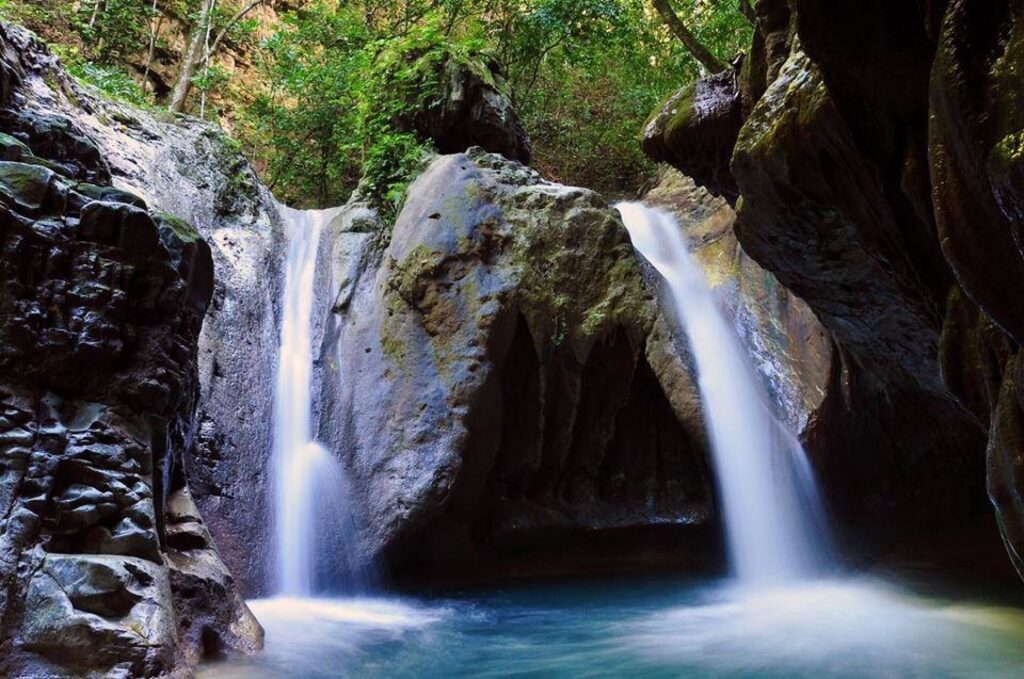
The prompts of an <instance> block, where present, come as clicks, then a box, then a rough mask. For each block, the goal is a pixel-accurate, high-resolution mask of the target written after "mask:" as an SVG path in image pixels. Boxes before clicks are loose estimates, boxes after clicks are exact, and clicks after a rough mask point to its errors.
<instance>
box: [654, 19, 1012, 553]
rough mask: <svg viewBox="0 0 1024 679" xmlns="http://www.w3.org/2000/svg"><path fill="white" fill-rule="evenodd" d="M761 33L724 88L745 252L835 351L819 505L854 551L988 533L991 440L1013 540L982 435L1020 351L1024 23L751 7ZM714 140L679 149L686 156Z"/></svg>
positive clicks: (723, 187)
mask: <svg viewBox="0 0 1024 679" xmlns="http://www.w3.org/2000/svg"><path fill="white" fill-rule="evenodd" d="M756 11H757V15H758V31H757V37H756V41H755V43H756V44H755V48H754V49H753V50H752V51H751V54H750V56H749V57H748V62H747V63H745V64H744V65H743V68H742V70H741V71H740V74H739V81H738V83H737V87H736V90H737V92H738V93H739V94H740V100H741V103H742V104H743V105H742V106H741V113H742V118H741V121H740V125H741V127H740V128H739V129H738V130H737V132H736V144H735V146H734V148H733V149H732V152H731V160H730V171H731V173H730V174H731V177H732V178H733V179H734V180H735V183H736V186H737V188H738V192H739V194H740V198H739V202H738V213H739V217H738V224H737V229H736V231H737V235H738V237H739V239H740V241H741V242H742V244H743V246H744V249H745V250H746V252H747V253H748V254H749V255H750V256H751V257H752V258H753V259H755V260H756V261H757V262H759V263H760V264H761V265H763V266H764V267H765V268H766V269H768V270H769V271H771V272H772V273H774V274H775V275H776V276H777V277H778V279H779V281H780V282H782V283H783V284H784V285H786V287H788V288H790V289H791V290H793V292H795V293H796V294H797V295H799V296H800V297H802V298H803V299H805V300H806V301H807V303H808V304H809V305H810V306H811V308H813V310H814V312H815V313H816V314H817V316H818V317H819V318H820V320H821V322H822V323H823V324H824V325H825V326H826V327H827V328H828V330H829V331H830V333H831V334H832V336H833V338H834V340H835V341H836V343H837V349H838V352H837V354H836V356H837V363H836V365H835V366H834V368H833V379H832V386H831V387H830V389H829V393H828V396H827V397H826V400H825V404H824V407H823V408H822V409H821V411H820V413H819V414H818V416H817V417H816V422H815V425H816V426H815V427H813V428H812V430H811V431H810V432H809V437H808V440H809V441H810V442H811V443H812V444H813V446H814V447H816V448H818V449H820V450H821V451H822V453H821V454H820V455H819V460H820V462H821V467H822V471H823V475H824V479H825V482H826V484H827V486H828V489H829V492H828V495H829V496H830V497H832V498H834V502H835V509H836V511H837V512H838V513H839V514H840V517H841V518H843V519H845V521H844V523H846V524H848V525H853V526H856V529H855V531H854V532H855V533H860V534H862V535H869V534H872V533H873V534H875V535H876V536H879V535H880V536H881V537H882V538H885V534H886V533H890V534H892V535H893V536H894V535H895V534H896V533H898V531H899V528H898V525H899V524H905V525H907V526H919V527H925V528H928V527H932V526H935V525H941V524H942V523H944V522H951V521H955V520H959V519H958V518H957V517H969V516H972V515H976V516H978V517H979V520H981V521H984V520H985V514H984V505H983V502H980V501H979V498H983V490H982V489H983V479H984V477H985V475H986V471H985V468H984V465H983V458H984V453H983V450H984V446H985V443H984V442H985V438H986V435H987V434H988V427H989V424H990V422H991V426H992V427H993V431H992V437H991V438H990V441H989V465H988V471H987V478H988V488H989V491H990V494H991V495H992V498H993V500H994V501H995V503H996V507H997V513H998V514H999V516H1000V521H1001V523H1002V525H1003V526H1004V531H1005V534H1007V535H1009V534H1010V533H1011V532H1012V531H1011V530H1005V527H1006V526H1010V525H1011V524H1012V523H1013V522H1014V521H1015V522H1018V523H1019V521H1020V519H1019V518H1017V517H1011V516H1010V515H1011V514H1013V513H1015V512H1016V509H1015V508H1014V507H1015V505H1014V503H1013V502H1011V501H1009V498H1011V497H1013V496H1014V494H1015V493H1017V492H1019V488H1020V486H1019V485H1018V482H1017V481H1016V477H1015V476H1014V474H1013V473H1011V472H1010V471H1007V470H1008V466H1007V465H1005V464H994V463H993V460H1004V461H1005V460H1007V459H1009V457H1010V455H1012V453H1010V452H1009V451H1007V450H1006V446H1007V445H1012V444H1007V441H1012V440H1013V437H1008V436H1006V435H1005V431H1006V430H1005V429H1003V430H1001V431H1002V432H1003V433H1002V435H1000V436H995V434H996V432H997V428H998V426H999V425H998V421H999V417H998V416H996V414H995V413H996V412H998V413H1011V412H1012V408H1011V407H1010V406H1009V405H1006V404H1008V403H1011V402H1012V399H1011V398H1004V396H1005V394H1006V393H1007V392H1008V391H1012V390H1013V386H1012V385H1010V386H1007V384H1006V383H1005V382H1006V381H1005V380H1003V381H1004V384H1003V389H1002V392H1001V393H1002V394H1003V395H1004V396H1000V395H999V394H1000V389H999V383H1000V381H1001V376H1002V373H1003V367H1004V365H1005V362H1006V360H1007V358H1008V357H1009V356H1010V355H1012V354H1013V353H1015V352H1016V346H1017V342H1018V341H1019V339H1020V338H1019V336H1018V335H1017V334H1016V332H1017V328H1018V325H1020V323H1019V321H1018V316H1019V315H1020V313H1021V306H1020V302H1019V299H1020V298H1021V294H1020V291H1019V290H1018V288H1019V286H1020V280H1021V275H1020V274H1021V271H1020V270H1019V269H1020V266H1021V248H1020V243H1019V238H1018V231H1019V221H1020V211H1019V210H1018V209H1017V207H1016V206H1017V205H1018V204H1019V203H1020V188H1021V182H1020V181H1019V177H1020V172H1019V167H1018V165H1019V158H1017V156H1018V155H1020V154H1017V153H1016V146H1015V140H1017V138H1018V137H1019V132H1020V129H1021V118H1020V106H1019V105H1018V101H1017V100H1018V98H1019V96H1020V95H1019V93H1020V91H1022V90H1021V82H1020V78H1021V76H1020V73H1021V65H1022V57H1021V53H1020V50H1019V49H1018V47H1019V43H1020V36H1021V34H1022V27H1021V21H1022V19H1021V9H1020V7H1019V6H1018V4H1017V3H1012V2H997V3H995V4H992V3H984V2H972V1H971V0H963V1H959V0H957V1H951V2H934V3H917V2H910V1H907V2H867V3H862V2H856V3H854V2H824V1H822V0H790V1H789V2H781V1H780V2H775V1H774V0H771V1H769V0H761V1H759V2H757V3H756ZM762 77H764V78H765V81H764V83H763V84H762V82H761V81H760V78H762ZM709 82H710V81H709ZM751 93H754V94H755V95H756V96H754V97H753V102H754V103H753V105H751V106H749V107H748V106H747V105H746V99H745V97H746V96H747V95H749V94H751ZM709 125H712V123H710V122H708V121H707V120H704V119H700V118H694V119H693V120H692V121H691V122H689V123H687V124H686V125H684V126H679V127H677V128H675V129H674V134H675V136H676V137H677V138H678V139H679V140H680V142H679V145H680V148H687V146H688V145H693V144H698V143H701V141H702V139H704V138H707V137H708V129H709ZM715 134H716V135H717V136H718V137H721V136H723V135H721V134H719V133H717V132H716V133H715ZM716 138H717V137H716ZM1018 145H1019V144H1018ZM666 157H667V158H668V159H669V160H670V162H671V157H670V156H666ZM706 165H707V167H706V168H705V169H704V170H703V172H704V173H703V174H701V172H700V171H693V170H692V168H689V167H685V166H682V165H681V167H683V169H686V170H690V171H691V172H692V173H693V174H694V176H695V177H697V178H698V179H699V180H701V181H702V182H704V183H707V184H708V185H709V187H710V188H712V189H713V190H716V191H718V192H720V193H723V194H725V195H729V187H728V185H727V182H724V181H723V180H722V179H721V163H720V162H719V161H718V160H716V161H715V162H714V163H710V164H707V163H706ZM709 173H711V175H713V176H712V178H711V179H708V177H709V176H711V175H709ZM958 286H962V288H963V289H962V291H961V290H960V287H958ZM978 306H980V308H981V311H980V312H979V310H978V308H977V307H978ZM993 321H994V323H993ZM1022 327H1024V326H1022ZM1004 333H1006V334H1004ZM997 401H998V402H999V403H1000V404H1001V405H1000V407H999V408H996V407H995V406H996V403H997ZM1011 428H1012V427H1011ZM999 442H1001V443H999ZM994 446H995V447H994ZM911 498H913V499H911ZM1017 534H1018V535H1019V533H1017ZM1008 541H1009V542H1010V543H1011V547H1012V548H1013V549H1015V550H1016V551H1017V552H1018V553H1019V551H1020V545H1019V544H1018V545H1017V546H1016V547H1013V546H1012V543H1013V542H1015V540H1014V539H1010V538H1008Z"/></svg>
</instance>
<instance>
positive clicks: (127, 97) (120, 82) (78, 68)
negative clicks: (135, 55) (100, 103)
mask: <svg viewBox="0 0 1024 679" xmlns="http://www.w3.org/2000/svg"><path fill="white" fill-rule="evenodd" d="M68 72H69V73H71V75H73V76H75V77H76V78H78V79H79V80H81V81H82V82H85V83H87V84H89V85H93V86H95V87H96V88H97V89H99V90H100V91H101V92H103V93H104V94H106V95H107V96H109V97H111V98H113V99H120V100H121V101H127V102H129V103H131V104H135V105H136V106H145V105H148V104H149V103H150V101H149V96H148V95H147V94H146V93H145V92H143V91H142V88H141V87H139V83H138V82H137V81H135V80H133V79H132V77H131V76H130V75H128V74H127V73H126V72H125V71H124V70H123V69H121V68H120V67H118V66H109V65H104V64H97V63H94V62H91V61H86V62H83V63H80V64H73V65H71V66H69V67H68Z"/></svg>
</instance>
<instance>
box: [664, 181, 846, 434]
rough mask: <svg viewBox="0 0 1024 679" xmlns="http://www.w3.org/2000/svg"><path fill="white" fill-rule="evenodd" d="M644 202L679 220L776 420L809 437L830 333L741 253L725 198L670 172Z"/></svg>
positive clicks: (822, 391)
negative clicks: (741, 345) (759, 382)
mask: <svg viewBox="0 0 1024 679" xmlns="http://www.w3.org/2000/svg"><path fill="white" fill-rule="evenodd" d="M644 203H646V204H647V205H649V206H651V207H656V208H660V209H664V210H668V211H669V212H672V213H673V215H674V216H675V217H676V220H677V222H678V223H679V225H680V227H681V228H682V229H683V232H684V234H685V237H686V241H687V245H688V247H689V249H690V253H691V255H692V256H693V257H694V258H695V260H696V262H697V264H698V265H699V266H700V267H701V269H702V270H703V271H704V277H705V279H706V280H707V281H708V284H709V285H710V286H711V289H712V291H713V292H714V293H715V295H716V297H717V298H718V303H719V306H720V308H722V309H723V310H724V312H725V314H726V316H727V318H728V319H729V320H731V321H732V324H733V327H734V328H735V329H736V332H737V335H738V336H739V339H740V341H741V342H742V343H743V345H744V346H745V348H746V349H747V351H748V353H749V355H750V356H751V358H752V361H753V365H754V367H755V369H756V370H757V373H758V375H759V376H760V378H761V383H762V385H763V387H764V392H765V394H767V396H768V401H769V402H770V403H771V404H772V405H773V406H774V407H775V414H776V416H777V417H778V418H779V420H780V421H782V422H784V423H785V424H786V425H787V426H788V428H789V429H790V431H792V432H793V433H795V434H804V433H806V432H807V431H808V429H809V427H811V425H812V424H813V420H814V417H815V416H816V414H817V413H818V411H819V409H820V408H821V406H822V403H823V401H824V399H825V395H826V393H827V391H828V386H829V380H830V373H831V370H832V364H833V360H834V359H835V357H834V356H833V350H832V338H831V335H830V334H829V332H828V331H827V330H826V329H825V328H824V326H823V325H822V324H821V323H820V322H819V321H818V319H817V317H816V316H815V315H814V312H813V311H812V310H811V308H810V307H809V306H808V305H807V303H806V302H804V301H803V300H802V299H800V298H799V297H797V296H796V295H794V294H793V293H792V292H790V291H789V290H788V289H787V288H786V287H784V286H783V285H782V284H781V283H779V281H778V280H777V279H776V278H775V276H773V275H772V274H771V273H769V272H767V271H765V270H764V269H762V268H761V266H760V265H759V264H757V262H755V261H754V260H752V259H751V258H750V257H749V256H748V255H747V254H746V252H744V251H743V248H741V247H740V244H739V241H738V240H737V239H736V233H735V226H736V213H735V212H734V211H733V209H732V208H731V207H730V206H729V204H728V202H727V201H726V200H725V199H723V198H716V197H714V196H712V195H710V194H709V193H708V191H706V190H705V189H703V188H701V187H699V186H697V185H696V183H695V182H694V180H693V179H691V178H689V177H687V176H685V175H683V174H680V173H679V172H677V171H676V170H673V169H670V168H666V169H664V170H663V171H662V173H661V177H660V179H659V181H658V183H657V185H656V186H655V187H654V188H653V189H652V190H651V191H649V192H648V193H647V195H646V196H644Z"/></svg>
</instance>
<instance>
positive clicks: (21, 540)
mask: <svg viewBox="0 0 1024 679" xmlns="http://www.w3.org/2000/svg"><path fill="white" fill-rule="evenodd" d="M744 5H746V3H744ZM678 6H679V5H678V3H677V7H678ZM278 9H281V8H280V7H278ZM750 10H751V18H750V22H751V26H752V29H751V30H752V44H751V45H750V48H749V49H748V50H747V51H746V52H745V53H744V54H743V55H741V56H740V57H738V58H737V60H736V61H735V62H734V63H732V64H731V65H728V64H727V65H726V66H725V70H723V71H721V72H719V73H712V74H707V75H704V76H703V77H702V78H700V79H697V80H696V81H695V82H693V83H691V84H690V85H687V86H686V87H684V88H683V89H682V90H680V91H679V92H677V93H675V94H671V96H669V97H668V98H667V99H666V100H665V101H664V102H663V104H662V105H661V106H659V108H658V109H657V110H656V111H654V112H653V115H652V117H651V119H650V120H649V121H648V123H647V125H646V126H645V127H644V129H643V130H634V132H635V133H638V134H642V146H643V149H644V151H645V153H647V154H648V155H649V156H650V157H652V158H653V159H654V160H656V161H659V162H662V163H664V165H662V166H661V167H659V168H657V170H656V172H654V173H652V177H651V179H650V181H649V183H648V185H647V186H646V188H645V189H644V190H643V191H642V193H641V195H639V202H631V201H632V199H633V198H635V197H636V196H630V197H629V199H628V200H627V202H618V201H619V200H620V199H621V198H622V196H619V195H614V196H613V195H611V194H610V193H608V194H602V193H599V192H596V191H593V190H591V189H588V188H582V187H575V186H570V185H567V184H565V183H561V182H558V181H554V180H553V179H551V177H553V176H555V177H557V176H559V175H558V173H557V172H554V171H552V169H551V168H552V166H551V165H550V164H549V163H551V162H552V161H551V156H550V155H547V154H548V153H549V151H547V150H546V149H545V148H544V147H543V145H541V146H539V147H537V148H534V147H533V146H531V142H530V141H529V140H528V139H527V136H526V129H527V128H526V127H524V125H523V122H522V120H520V118H519V117H518V114H517V112H516V107H515V106H514V105H513V104H514V102H516V99H515V98H514V97H512V96H511V95H510V94H509V92H508V90H507V89H506V85H505V83H504V81H503V80H502V74H501V73H500V72H499V71H500V69H497V68H494V69H493V70H486V69H491V68H492V67H491V66H490V65H486V69H485V71H479V70H473V69H474V68H477V66H478V65H477V66H467V65H466V64H465V63H462V62H460V61H458V60H457V59H456V58H454V57H452V58H451V59H450V60H449V61H446V62H444V65H443V66H442V67H440V68H439V69H438V71H437V72H438V73H439V74H441V75H439V76H438V78H439V82H443V83H444V86H443V87H442V89H441V92H440V94H438V95H437V97H436V98H431V97H422V98H416V99H413V100H412V103H411V104H410V108H408V109H402V110H401V111H399V112H397V113H395V114H394V120H395V121H397V122H396V125H398V126H399V127H400V128H401V129H403V130H405V129H412V130H415V131H416V134H419V135H421V137H422V139H425V140H427V141H428V142H429V143H430V144H432V151H431V153H429V154H428V156H427V157H426V158H425V159H424V161H423V163H422V164H421V165H417V166H416V167H415V169H414V170H412V171H411V176H410V181H409V182H408V183H407V184H402V183H396V184H394V185H390V184H389V185H388V186H389V187H391V188H389V191H392V190H393V191H394V192H395V193H393V195H392V194H388V193H385V196H386V199H385V200H383V201H382V199H381V191H380V190H379V189H380V187H379V186H377V185H376V184H375V183H374V181H375V180H376V179H378V175H373V174H366V175H363V176H361V177H360V179H359V181H358V183H357V186H356V188H354V189H353V190H352V191H351V192H350V193H348V194H346V198H345V201H344V203H343V204H341V205H339V206H337V207H334V208H328V209H293V208H290V207H287V206H286V205H284V203H283V202H279V200H278V198H276V197H275V195H274V194H279V195H284V193H285V192H288V191H291V190H292V188H290V187H288V186H283V185H282V184H280V183H275V184H273V185H274V191H273V193H272V191H271V189H270V188H268V186H267V184H266V183H265V182H264V179H265V178H266V176H267V175H266V174H265V173H267V172H269V170H268V168H267V167H266V166H264V165H262V163H261V162H257V163H255V166H256V169H254V164H253V163H250V162H249V160H247V158H246V156H244V155H242V153H240V152H239V147H238V146H237V145H236V143H235V142H234V141H233V140H232V139H231V138H230V137H229V136H228V135H227V134H225V133H224V132H223V131H222V130H221V129H220V128H218V126H217V125H216V124H214V123H211V122H206V121H201V120H198V119H196V118H192V117H189V116H186V115H177V114H170V113H167V112H166V111H162V110H158V109H155V108H147V107H139V106H136V105H132V104H129V103H127V102H125V101H119V100H116V99H111V98H109V97H108V96H105V95H104V94H102V93H100V92H99V91H97V90H96V89H94V88H92V87H90V86H87V85H84V84H82V83H81V82H79V81H78V80H76V79H75V78H73V77H72V76H70V75H69V74H68V72H67V70H66V68H65V65H64V64H63V63H62V59H69V58H70V57H68V56H67V54H65V53H61V55H60V57H58V56H57V55H56V54H55V53H54V50H52V49H50V48H48V47H47V46H46V45H45V44H44V43H43V42H42V41H41V40H40V39H39V38H37V37H36V36H34V35H33V34H32V33H30V32H29V31H27V30H25V29H23V28H20V27H18V26H15V25H12V24H7V23H0V291H2V299H0V340H2V342H0V400H2V402H3V407H2V409H0V621H2V625H0V675H4V676H12V677H64V676H75V677H104V676H122V677H136V676H138V677H184V676H192V675H197V676H201V677H230V676H238V677H279V676H302V677H335V676H337V677H341V676H465V675H474V676H477V675H479V676H624V675H631V674H641V675H645V676H693V677H705V676H726V677H749V676H766V677H821V676H831V677H862V676H899V677H903V676H907V677H917V676H929V677H931V676H1008V677H1009V676H1015V675H1017V674H1018V673H1019V672H1020V671H1021V668H1024V644H1022V641H1024V598H1022V592H1024V589H1021V584H1020V575H1021V574H1022V573H1024V567H1022V565H1021V558H1020V553H1021V551H1020V550H1021V549H1024V547H1022V544H1021V540H1022V537H1021V536H1022V533H1021V530H1020V526H1021V525H1022V521H1024V509H1022V503H1021V496H1022V493H1024V481H1022V478H1021V474H1020V467H1021V464H1020V460H1021V457H1022V456H1021V454H1020V445H1021V440H1022V438H1021V436H1019V435H1018V434H1019V429H1020V427H1019V424H1020V422H1021V418H1020V416H1019V415H1020V412H1021V404H1020V403H1019V401H1020V399H1019V398H1018V394H1017V386H1016V381H1017V375H1018V372H1019V371H1018V367H1019V366H1018V364H1019V363H1020V362H1019V361H1018V351H1017V349H1018V342H1019V339H1020V335H1021V332H1020V329H1019V328H1018V325H1019V323H1018V318H1017V317H1018V316H1019V315H1020V313H1021V312H1020V302H1019V299H1020V295H1019V294H1018V292H1017V287H1018V286H1019V283H1018V278H1019V276H1018V275H1017V274H1018V273H1019V269H1020V266H1021V261H1020V260H1021V257H1024V255H1021V251H1022V247H1021V245H1020V242H1019V231H1020V229H1019V226H1020V219H1021V215H1022V214H1024V211H1021V209H1020V205H1021V195H1022V190H1024V189H1022V185H1021V176H1022V175H1021V173H1020V155H1021V154H1020V153H1019V148H1018V147H1019V146H1020V144H1019V142H1020V135H1021V118H1020V108H1019V102H1018V101H1017V99H1018V96H1017V92H1018V91H1020V89H1021V85H1022V84H1024V83H1021V73H1024V70H1021V69H1022V68H1024V63H1022V57H1021V54H1022V53H1021V51H1020V49H1019V47H1020V40H1021V36H1022V35H1024V24H1022V21H1024V12H1022V11H1021V8H1020V7H1019V6H1018V5H1017V4H1015V3H1013V2H996V3H981V2H974V1H973V0H947V1H944V2H916V1H915V0H907V1H905V2H904V1H903V0H899V1H895V0H892V1H889V2H882V1H881V0H879V1H878V2H866V3H858V2H822V1H819V0H785V1H776V0H757V2H754V3H752V4H751V7H750ZM281 11H282V12H284V11H285V10H284V9H282V10H281ZM352 39H354V38H353V37H352V35H347V37H346V40H352ZM637 49H640V47H639V46H638V47H637ZM58 51H59V50H58ZM415 54H417V55H418V54H419V52H415ZM431 54H432V53H431ZM417 58H418V57H417ZM410 59H411V57H410ZM381 64H382V65H381V66H380V68H381V70H382V71H383V70H386V67H387V68H390V67H392V66H393V64H392V63H391V62H387V61H386V60H384V59H383V57H382V61H381ZM208 65H209V64H208ZM430 72H431V73H433V71H430ZM416 82H419V81H416ZM403 86H404V85H403ZM665 94H670V93H669V92H665ZM623 96H624V97H625V96H626V93H623ZM204 101H205V100H204ZM520 101H522V100H520ZM417 107H422V108H417ZM595 110H597V109H595ZM237 120H238V121H242V118H238V119H237ZM241 124H242V123H241V122H239V125H241ZM311 129H312V128H311ZM367 129H368V130H373V134H379V135H380V136H381V137H382V138H384V139H385V140H390V139H392V137H391V136H389V135H391V134H392V133H393V131H381V130H380V129H378V128H373V127H372V126H370V127H368V128H367ZM530 129H531V130H532V129H534V128H530ZM370 133H371V132H367V134H370ZM581 134H582V133H581ZM394 148H395V149H397V148H398V142H395V144H394ZM376 151H377V147H376V146H372V147H371V146H364V147H363V148H360V149H358V150H356V151H353V153H354V154H356V155H359V154H360V153H362V154H363V155H364V156H365V158H366V159H367V160H366V162H367V164H372V162H374V161H375V158H376V156H374V153H376ZM394 152H395V153H396V154H397V153H399V151H397V150H395V151H394ZM531 161H532V162H534V164H535V167H531V166H530V165H529V163H530V162H531ZM296 163H298V160H296ZM325 163H326V161H325ZM324 167H326V165H325V166H324ZM257 170H259V173H258V172H257ZM323 176H324V177H325V181H327V180H328V179H330V178H332V177H334V175H331V174H330V172H328V171H327V170H324V172H323ZM335 178H336V177H335ZM395 186H398V187H400V191H399V190H398V189H394V187H395ZM291 195H294V194H291ZM321 198H323V200H319V201H315V202H311V203H308V204H307V205H316V206H319V207H323V206H325V205H330V204H331V202H330V200H329V199H330V198H331V194H330V193H329V192H328V193H324V194H323V195H322V196H321Z"/></svg>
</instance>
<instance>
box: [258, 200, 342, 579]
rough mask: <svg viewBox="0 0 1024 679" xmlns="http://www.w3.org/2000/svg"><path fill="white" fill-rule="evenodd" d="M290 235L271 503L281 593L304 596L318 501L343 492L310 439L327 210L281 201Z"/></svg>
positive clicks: (329, 462)
mask: <svg viewBox="0 0 1024 679" xmlns="http://www.w3.org/2000/svg"><path fill="white" fill-rule="evenodd" d="M279 211H280V214H281V217H282V219H283V221H284V225H285V232H286V235H287V237H288V254H287V259H286V260H285V286H284V305H283V306H284V311H283V318H282V320H281V350H280V359H279V365H278V372H277V389H276V391H275V394H274V422H273V427H274V493H275V496H274V508H275V522H274V525H275V535H276V550H277V563H276V566H277V572H276V575H277V589H278V594H281V595H284V596H289V597H308V596H311V595H312V594H313V593H314V580H315V574H316V569H317V559H316V556H317V555H316V552H317V537H318V536H317V532H318V531H317V525H316V524H317V517H318V516H319V515H321V512H319V511H318V507H322V506H323V503H324V502H325V500H326V501H328V502H329V501H330V499H331V498H330V496H331V495H332V494H338V493H342V492H343V491H342V488H343V486H342V483H341V479H340V478H339V477H340V474H339V469H338V465H337V462H336V461H335V460H334V459H333V458H332V457H331V456H330V454H329V453H328V451H327V450H325V449H324V448H323V446H321V445H320V444H318V443H317V442H316V441H314V440H313V431H312V430H313V423H312V420H313V407H312V406H313V404H312V373H313V328H312V321H313V319H312V314H313V305H314V302H315V298H316V287H315V285H314V283H315V276H316V260H317V251H318V249H319V244H320V234H321V231H323V227H324V224H325V223H326V222H327V221H329V220H330V218H331V217H332V216H333V214H334V212H336V211H331V210H294V209H292V208H289V207H285V206H283V205H282V206H279Z"/></svg>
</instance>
